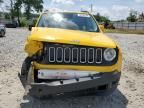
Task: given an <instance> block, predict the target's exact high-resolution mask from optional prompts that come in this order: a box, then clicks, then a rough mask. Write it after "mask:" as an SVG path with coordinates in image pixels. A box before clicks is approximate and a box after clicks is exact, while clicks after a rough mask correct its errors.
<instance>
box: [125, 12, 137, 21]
mask: <svg viewBox="0 0 144 108" xmlns="http://www.w3.org/2000/svg"><path fill="white" fill-rule="evenodd" d="M137 14H138V13H137V11H134V10H131V11H130V13H129V16H128V17H127V21H129V22H136V21H137Z"/></svg>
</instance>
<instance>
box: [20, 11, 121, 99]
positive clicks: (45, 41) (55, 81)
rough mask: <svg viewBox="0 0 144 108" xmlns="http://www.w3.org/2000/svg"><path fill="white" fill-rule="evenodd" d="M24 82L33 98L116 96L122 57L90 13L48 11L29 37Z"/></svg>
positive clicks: (23, 70)
mask: <svg viewBox="0 0 144 108" xmlns="http://www.w3.org/2000/svg"><path fill="white" fill-rule="evenodd" d="M25 51H26V52H27V53H28V57H27V58H26V59H25V61H24V63H23V65H22V71H21V74H20V75H19V76H20V79H21V81H22V84H23V85H24V87H25V89H28V90H29V94H30V95H31V96H36V97H39V96H40V97H43V96H49V95H59V94H67V93H74V94H78V95H83V94H87V95H89V94H97V95H100V96H102V95H110V94H111V93H112V92H113V91H114V90H115V89H116V88H117V85H118V82H119V79H120V75H121V64H122V63H121V62H122V54H121V50H120V48H119V47H118V45H117V44H116V43H115V42H114V41H112V40H111V39H110V38H108V37H107V36H105V35H104V34H103V33H102V31H101V29H100V28H99V26H98V24H97V22H96V20H95V18H94V17H93V16H92V15H91V14H89V13H88V12H46V13H43V14H42V15H41V16H40V19H39V21H38V23H37V24H36V26H35V27H34V28H33V29H32V33H31V35H30V36H28V38H27V42H26V45H25Z"/></svg>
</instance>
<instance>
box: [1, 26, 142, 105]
mask: <svg viewBox="0 0 144 108" xmlns="http://www.w3.org/2000/svg"><path fill="white" fill-rule="evenodd" d="M28 34H29V31H28V30H26V29H7V34H6V37H3V38H0V108H144V79H143V78H144V35H131V34H107V35H109V36H110V37H112V38H113V39H114V40H116V41H117V42H118V44H119V45H120V46H121V48H122V50H123V69H122V77H121V81H120V85H119V87H118V89H117V90H116V91H115V92H114V93H113V95H111V96H109V97H96V96H87V97H75V98H74V97H73V98H62V99H52V100H36V99H33V98H31V97H29V96H24V89H23V87H22V85H21V83H20V81H19V78H18V76H17V74H18V72H20V69H21V64H22V62H23V60H24V58H25V56H26V54H25V53H24V51H23V46H24V42H25V39H26V36H27V35H28Z"/></svg>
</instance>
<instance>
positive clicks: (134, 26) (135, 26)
mask: <svg viewBox="0 0 144 108" xmlns="http://www.w3.org/2000/svg"><path fill="white" fill-rule="evenodd" d="M113 25H114V27H115V28H116V29H130V30H144V22H116V23H114V24H113Z"/></svg>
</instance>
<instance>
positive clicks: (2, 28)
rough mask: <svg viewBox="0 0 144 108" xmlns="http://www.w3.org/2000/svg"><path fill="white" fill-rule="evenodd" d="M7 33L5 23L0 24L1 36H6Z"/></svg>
mask: <svg viewBox="0 0 144 108" xmlns="http://www.w3.org/2000/svg"><path fill="white" fill-rule="evenodd" d="M5 33H6V28H5V25H3V24H0V36H1V37H4V36H5Z"/></svg>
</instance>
